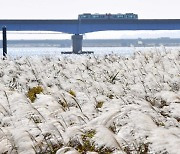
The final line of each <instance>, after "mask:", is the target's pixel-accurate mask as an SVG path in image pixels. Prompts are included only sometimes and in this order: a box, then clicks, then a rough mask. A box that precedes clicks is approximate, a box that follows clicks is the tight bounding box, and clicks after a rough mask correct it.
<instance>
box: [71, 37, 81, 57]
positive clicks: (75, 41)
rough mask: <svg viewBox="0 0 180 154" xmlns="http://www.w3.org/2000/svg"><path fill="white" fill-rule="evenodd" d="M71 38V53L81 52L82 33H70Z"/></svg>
mask: <svg viewBox="0 0 180 154" xmlns="http://www.w3.org/2000/svg"><path fill="white" fill-rule="evenodd" d="M71 39H72V47H73V53H75V54H79V53H82V40H83V35H79V34H75V35H72V37H71Z"/></svg>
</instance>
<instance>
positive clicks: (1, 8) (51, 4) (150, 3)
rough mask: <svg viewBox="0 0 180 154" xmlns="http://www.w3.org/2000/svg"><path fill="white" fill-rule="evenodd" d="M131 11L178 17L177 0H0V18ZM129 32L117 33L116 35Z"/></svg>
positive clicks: (145, 15) (71, 16) (179, 6)
mask: <svg viewBox="0 0 180 154" xmlns="http://www.w3.org/2000/svg"><path fill="white" fill-rule="evenodd" d="M131 12H132V13H136V14H138V15H139V18H140V19H180V0H0V19H77V16H78V14H82V13H131ZM101 33H102V32H101ZM143 33H144V32H141V34H143ZM95 34H96V33H93V36H95ZM102 34H103V33H102ZM102 34H101V35H102ZM117 34H119V35H117ZM129 34H130V33H128V34H126V33H124V32H123V33H121V32H118V33H116V36H115V37H121V36H125V35H128V36H129ZM134 34H135V35H136V34H137V33H136V32H134V33H133V32H132V33H131V35H130V36H131V37H132V36H133V35H134ZM155 34H157V33H155ZM178 34H179V33H177V32H175V34H174V35H175V36H176V35H178ZM88 35H89V34H88ZM88 35H87V36H88ZM143 35H144V34H143ZM169 35H172V32H168V35H167V36H169ZM89 36H91V35H89Z"/></svg>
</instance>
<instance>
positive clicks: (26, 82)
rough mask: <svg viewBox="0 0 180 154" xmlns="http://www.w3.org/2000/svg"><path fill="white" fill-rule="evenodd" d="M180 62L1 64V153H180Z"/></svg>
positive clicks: (173, 57) (175, 55)
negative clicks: (32, 96)
mask: <svg viewBox="0 0 180 154" xmlns="http://www.w3.org/2000/svg"><path fill="white" fill-rule="evenodd" d="M179 62H180V52H179V51H178V50H177V51H166V50H164V51H157V50H156V51H155V52H151V51H149V52H145V53H143V52H136V53H134V55H133V56H130V57H121V56H119V55H115V54H114V55H105V56H99V57H98V56H94V55H90V56H76V57H75V58H72V57H71V58H68V57H59V58H52V57H51V58H50V57H42V58H40V57H21V58H17V59H11V58H7V59H6V60H2V59H0V68H1V69H0V119H1V121H0V153H21V154H23V153H24V154H28V153H29V154H33V153H57V154H62V153H69V152H71V153H89V154H90V153H118V154H120V153H171V154H176V153H178V149H179V146H180V112H179V111H180V63H179ZM33 87H42V89H43V90H42V92H41V93H40V94H38V93H35V100H34V101H31V99H30V98H29V97H28V96H29V95H28V92H29V91H30V90H32V88H33Z"/></svg>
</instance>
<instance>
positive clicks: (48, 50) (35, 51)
mask: <svg viewBox="0 0 180 154" xmlns="http://www.w3.org/2000/svg"><path fill="white" fill-rule="evenodd" d="M177 49H178V50H180V47H84V48H83V51H94V54H95V55H105V54H112V53H115V54H119V55H123V56H128V55H131V54H133V53H134V52H135V51H150V50H151V51H152V50H154V51H155V50H168V51H169V50H177ZM62 51H72V48H58V47H20V48H17V47H16V48H12V47H11V48H8V55H9V56H11V57H21V56H60V55H61V52H62ZM0 52H1V53H2V48H0Z"/></svg>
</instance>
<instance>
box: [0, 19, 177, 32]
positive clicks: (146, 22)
mask: <svg viewBox="0 0 180 154" xmlns="http://www.w3.org/2000/svg"><path fill="white" fill-rule="evenodd" d="M2 26H6V27H7V30H8V31H26V30H34V31H36V30H38V31H61V32H65V33H71V34H83V33H88V32H94V31H104V30H180V19H139V20H127V19H126V20H0V27H2Z"/></svg>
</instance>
